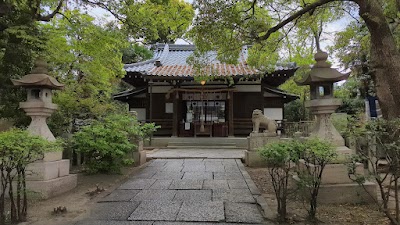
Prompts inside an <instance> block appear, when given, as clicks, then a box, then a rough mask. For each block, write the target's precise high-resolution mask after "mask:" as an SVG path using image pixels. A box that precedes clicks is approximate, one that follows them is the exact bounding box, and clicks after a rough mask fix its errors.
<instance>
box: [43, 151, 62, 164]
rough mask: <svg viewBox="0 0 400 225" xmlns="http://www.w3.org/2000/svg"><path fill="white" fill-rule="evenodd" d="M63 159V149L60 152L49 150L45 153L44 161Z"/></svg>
mask: <svg viewBox="0 0 400 225" xmlns="http://www.w3.org/2000/svg"><path fill="white" fill-rule="evenodd" d="M61 159H62V151H58V152H47V153H45V154H44V158H43V161H44V162H51V161H58V160H61Z"/></svg>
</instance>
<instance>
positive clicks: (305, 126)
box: [282, 121, 314, 137]
mask: <svg viewBox="0 0 400 225" xmlns="http://www.w3.org/2000/svg"><path fill="white" fill-rule="evenodd" d="M313 126H314V121H300V122H283V123H282V135H283V136H285V137H293V136H294V134H295V133H296V132H301V136H303V137H308V136H310V133H311V131H312V128H313Z"/></svg>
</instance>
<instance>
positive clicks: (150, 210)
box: [128, 201, 182, 221]
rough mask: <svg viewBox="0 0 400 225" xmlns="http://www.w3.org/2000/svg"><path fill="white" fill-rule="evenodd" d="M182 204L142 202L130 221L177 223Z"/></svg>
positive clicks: (130, 217)
mask: <svg viewBox="0 0 400 225" xmlns="http://www.w3.org/2000/svg"><path fill="white" fill-rule="evenodd" d="M181 205H182V202H172V201H171V202H152V201H150V202H147V201H145V202H142V203H141V204H140V205H139V206H138V207H137V208H136V210H135V211H134V212H133V213H132V214H131V215H130V216H129V218H128V220H145V221H146V220H151V221H154V220H156V221H157V220H162V221H175V219H176V216H177V214H178V212H179V209H180V208H181Z"/></svg>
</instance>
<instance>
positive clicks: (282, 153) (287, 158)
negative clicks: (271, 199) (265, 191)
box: [259, 138, 336, 220]
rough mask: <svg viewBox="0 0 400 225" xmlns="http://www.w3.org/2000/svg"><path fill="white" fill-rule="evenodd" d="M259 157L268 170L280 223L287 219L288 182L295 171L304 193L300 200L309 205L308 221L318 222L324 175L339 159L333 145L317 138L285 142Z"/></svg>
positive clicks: (264, 150)
mask: <svg viewBox="0 0 400 225" xmlns="http://www.w3.org/2000/svg"><path fill="white" fill-rule="evenodd" d="M259 154H260V155H261V157H262V158H263V159H264V160H265V161H266V163H267V164H268V166H269V168H268V171H269V174H270V176H271V178H272V185H273V187H274V191H275V196H276V199H277V202H278V215H279V216H280V220H285V219H286V200H287V198H288V195H289V193H290V191H289V189H288V179H289V177H290V176H291V173H290V172H292V171H293V172H296V173H297V175H298V177H299V181H298V185H299V187H300V190H302V192H301V194H300V197H302V198H304V199H305V200H306V201H307V202H308V203H309V209H308V212H309V217H310V219H311V220H315V215H316V210H317V197H318V190H319V186H320V184H321V179H322V172H323V170H324V168H325V166H326V165H327V164H328V163H329V162H331V161H332V160H333V159H335V157H336V152H335V151H334V148H333V145H332V144H331V143H330V142H328V141H325V140H321V139H318V138H309V139H306V140H304V141H300V140H286V141H282V142H274V143H270V144H267V145H265V146H263V147H262V148H260V149H259ZM295 165H297V166H295Z"/></svg>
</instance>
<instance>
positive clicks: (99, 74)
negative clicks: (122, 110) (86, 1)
mask: <svg viewBox="0 0 400 225" xmlns="http://www.w3.org/2000/svg"><path fill="white" fill-rule="evenodd" d="M64 16H65V17H63V18H56V19H54V20H53V21H52V22H51V23H49V24H45V25H42V27H43V29H42V30H43V32H44V33H46V34H47V37H48V41H47V43H46V47H45V51H44V53H43V54H44V55H45V56H46V58H47V59H48V61H49V62H50V66H51V68H52V72H51V73H52V74H53V75H54V76H56V77H57V78H58V80H59V81H60V82H61V83H64V84H65V85H66V86H65V89H64V90H63V91H62V92H57V93H56V94H55V97H54V102H55V103H56V104H58V105H59V106H60V107H59V108H60V110H58V111H57V112H56V115H54V117H52V123H51V124H52V125H53V127H54V128H55V129H56V131H58V132H57V134H60V133H63V132H64V133H65V132H71V131H74V130H76V127H75V125H76V122H77V121H76V120H86V119H94V118H97V117H99V116H102V115H104V114H106V113H110V112H113V111H115V110H116V109H118V106H117V105H116V104H117V103H116V102H114V101H113V100H112V97H111V95H112V93H113V92H114V91H115V89H116V87H117V85H118V83H119V82H120V78H122V77H123V75H124V71H123V70H122V68H123V64H122V61H121V59H122V51H121V49H123V48H126V47H127V46H128V41H127V38H126V36H125V35H123V33H122V32H120V30H119V29H117V28H116V27H115V26H114V25H112V24H106V25H104V26H100V25H96V24H94V22H93V21H94V18H92V17H91V16H89V15H85V14H81V13H80V12H79V11H77V10H74V11H66V12H64ZM55 49H57V51H55ZM54 123H55V124H54ZM62 128H63V129H62ZM60 129H61V130H60Z"/></svg>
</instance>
